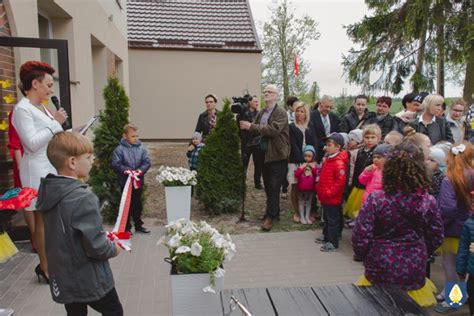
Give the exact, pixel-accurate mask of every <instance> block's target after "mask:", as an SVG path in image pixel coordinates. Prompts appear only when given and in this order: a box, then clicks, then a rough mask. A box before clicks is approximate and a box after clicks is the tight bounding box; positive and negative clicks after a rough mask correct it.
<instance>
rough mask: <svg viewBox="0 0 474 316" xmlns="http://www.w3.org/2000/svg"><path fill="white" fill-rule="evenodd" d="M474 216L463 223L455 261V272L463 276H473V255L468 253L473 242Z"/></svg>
mask: <svg viewBox="0 0 474 316" xmlns="http://www.w3.org/2000/svg"><path fill="white" fill-rule="evenodd" d="M473 216H474V215H471V217H470V218H469V219H468V220H467V221H466V222H465V223H464V225H463V227H462V232H461V240H460V241H459V250H458V257H457V259H456V272H457V273H459V274H461V275H465V274H466V273H469V274H470V275H474V254H472V253H470V252H469V245H470V244H471V243H472V242H474V219H473Z"/></svg>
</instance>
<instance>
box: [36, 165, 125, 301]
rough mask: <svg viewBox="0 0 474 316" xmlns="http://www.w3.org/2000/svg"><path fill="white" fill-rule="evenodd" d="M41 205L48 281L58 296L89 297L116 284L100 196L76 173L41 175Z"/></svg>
mask: <svg viewBox="0 0 474 316" xmlns="http://www.w3.org/2000/svg"><path fill="white" fill-rule="evenodd" d="M36 207H37V209H38V210H39V211H40V212H42V213H43V219H44V231H45V243H46V257H47V258H48V271H49V281H50V282H49V284H50V288H51V294H52V296H53V300H54V301H55V302H58V303H61V304H67V303H85V302H93V301H97V300H99V299H101V298H102V297H104V296H105V295H106V294H107V293H108V292H109V291H111V290H112V289H113V288H114V279H113V276H112V271H111V270H110V266H109V262H108V260H107V259H109V258H112V257H114V256H115V253H116V249H115V245H114V244H113V243H112V242H110V241H109V240H108V239H107V237H106V235H105V232H104V230H103V227H102V217H101V216H100V213H99V201H98V199H97V197H96V196H95V194H93V193H92V192H91V191H89V190H88V189H87V185H85V184H83V183H81V182H79V181H78V180H76V179H73V178H68V177H61V176H55V175H52V174H49V175H48V176H47V177H46V178H43V179H41V185H40V187H39V193H38V202H37V204H36Z"/></svg>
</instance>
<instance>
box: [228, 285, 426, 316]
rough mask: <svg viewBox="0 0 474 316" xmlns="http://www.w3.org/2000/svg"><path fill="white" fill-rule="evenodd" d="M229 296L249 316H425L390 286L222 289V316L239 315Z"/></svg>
mask: <svg viewBox="0 0 474 316" xmlns="http://www.w3.org/2000/svg"><path fill="white" fill-rule="evenodd" d="M231 296H233V297H235V298H236V299H237V300H238V301H239V302H240V303H241V304H242V305H244V306H245V308H247V309H248V311H249V312H250V313H251V314H252V315H253V316H259V315H264V316H269V315H281V316H284V315H291V316H297V315H336V316H339V315H340V316H348V315H351V316H352V315H361V316H377V315H381V316H382V315H383V316H388V315H429V314H428V313H427V312H426V311H425V310H424V309H423V308H421V307H420V306H419V305H418V304H417V303H416V302H415V301H413V300H412V299H411V298H410V297H409V296H408V295H407V294H406V293H405V292H403V291H402V290H400V289H397V288H392V287H381V286H355V285H353V284H344V285H334V286H322V287H296V288H258V289H231V290H224V291H222V292H221V302H222V312H223V315H224V316H230V315H232V316H236V315H243V314H242V312H241V310H240V309H239V308H238V307H236V308H235V309H234V310H232V309H231V304H230V302H231ZM234 307H235V304H234Z"/></svg>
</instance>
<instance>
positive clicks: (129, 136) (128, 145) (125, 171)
mask: <svg viewBox="0 0 474 316" xmlns="http://www.w3.org/2000/svg"><path fill="white" fill-rule="evenodd" d="M112 168H114V170H115V171H116V172H117V174H118V179H119V182H120V186H121V187H122V191H123V188H124V186H125V184H126V182H127V178H128V175H129V173H131V172H133V175H135V176H137V177H138V181H133V187H132V199H131V201H130V212H129V213H128V214H129V217H128V221H127V227H126V229H127V231H130V230H131V224H130V217H133V222H134V224H135V232H139V233H144V234H148V233H150V230H148V229H147V228H145V227H143V221H142V218H141V217H142V210H143V205H142V188H143V184H144V183H145V179H144V176H145V173H146V172H147V171H148V169H150V158H149V157H148V152H147V151H146V149H145V147H143V145H142V143H141V142H140V140H139V139H138V128H137V127H136V126H134V125H131V124H127V125H125V126H124V127H123V138H122V139H121V140H120V144H119V145H118V146H117V148H115V150H114V152H113V153H112Z"/></svg>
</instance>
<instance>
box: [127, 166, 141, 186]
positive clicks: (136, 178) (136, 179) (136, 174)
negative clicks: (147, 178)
mask: <svg viewBox="0 0 474 316" xmlns="http://www.w3.org/2000/svg"><path fill="white" fill-rule="evenodd" d="M125 174H128V175H129V177H130V176H131V177H132V181H133V187H134V188H135V189H140V186H141V183H140V176H141V175H142V171H141V170H127V171H125Z"/></svg>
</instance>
